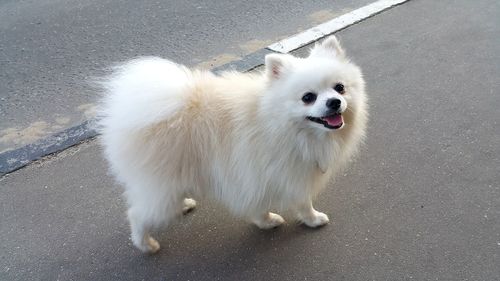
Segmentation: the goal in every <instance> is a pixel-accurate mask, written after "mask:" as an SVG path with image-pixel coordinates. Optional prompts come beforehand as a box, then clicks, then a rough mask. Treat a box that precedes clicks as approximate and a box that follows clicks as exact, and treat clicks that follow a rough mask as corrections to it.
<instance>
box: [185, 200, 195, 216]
mask: <svg viewBox="0 0 500 281" xmlns="http://www.w3.org/2000/svg"><path fill="white" fill-rule="evenodd" d="M195 207H196V201H195V200H194V199H191V198H184V202H182V213H183V214H187V213H189V212H191V211H192V210H194V208H195Z"/></svg>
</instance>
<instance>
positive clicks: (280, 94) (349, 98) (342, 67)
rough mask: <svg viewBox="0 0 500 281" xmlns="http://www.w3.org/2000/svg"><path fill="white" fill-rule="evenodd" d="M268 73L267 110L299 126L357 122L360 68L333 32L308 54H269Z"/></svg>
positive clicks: (326, 127)
mask: <svg viewBox="0 0 500 281" xmlns="http://www.w3.org/2000/svg"><path fill="white" fill-rule="evenodd" d="M266 73H267V75H268V79H269V93H268V94H267V95H266V97H265V104H267V106H269V107H272V108H269V109H268V112H269V111H273V112H275V113H276V114H275V115H276V116H275V117H274V118H276V119H281V118H285V119H286V120H283V121H284V122H287V121H292V122H294V123H298V124H299V126H300V127H308V128H315V129H319V130H322V131H335V130H340V129H342V128H343V127H344V126H349V125H350V124H352V123H353V122H354V120H351V119H352V118H354V115H355V114H353V113H354V112H355V111H356V106H357V105H358V104H360V103H361V102H363V100H362V99H364V96H363V92H364V82H363V78H362V75H361V72H360V70H359V69H358V68H357V67H356V66H355V65H354V64H352V63H350V62H349V61H348V60H347V59H346V57H345V55H344V51H343V50H342V48H341V47H340V44H339V42H338V41H337V39H336V38H335V37H333V36H331V37H329V38H327V39H326V40H325V41H324V42H323V43H322V44H320V45H316V46H315V47H314V48H313V49H312V50H311V53H310V55H309V56H308V57H307V58H296V57H293V56H290V55H279V54H271V55H268V56H266ZM281 124H283V123H281Z"/></svg>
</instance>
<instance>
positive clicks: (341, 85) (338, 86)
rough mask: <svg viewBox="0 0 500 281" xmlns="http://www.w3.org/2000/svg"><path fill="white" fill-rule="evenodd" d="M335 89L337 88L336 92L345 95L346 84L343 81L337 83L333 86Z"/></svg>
mask: <svg viewBox="0 0 500 281" xmlns="http://www.w3.org/2000/svg"><path fill="white" fill-rule="evenodd" d="M333 89H334V90H335V92H337V93H339V94H341V95H343V94H344V93H345V88H344V85H343V84H341V83H337V84H335V86H333Z"/></svg>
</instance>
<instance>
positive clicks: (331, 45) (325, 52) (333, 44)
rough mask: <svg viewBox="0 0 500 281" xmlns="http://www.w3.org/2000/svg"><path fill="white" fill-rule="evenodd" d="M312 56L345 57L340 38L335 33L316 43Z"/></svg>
mask: <svg viewBox="0 0 500 281" xmlns="http://www.w3.org/2000/svg"><path fill="white" fill-rule="evenodd" d="M309 56H310V57H325V56H334V57H338V58H341V59H343V58H345V52H344V49H342V47H341V46H340V43H339V40H337V38H336V37H335V36H334V35H331V36H330V37H328V38H326V39H325V40H324V41H323V42H321V44H316V46H314V48H312V49H311V53H310V55H309Z"/></svg>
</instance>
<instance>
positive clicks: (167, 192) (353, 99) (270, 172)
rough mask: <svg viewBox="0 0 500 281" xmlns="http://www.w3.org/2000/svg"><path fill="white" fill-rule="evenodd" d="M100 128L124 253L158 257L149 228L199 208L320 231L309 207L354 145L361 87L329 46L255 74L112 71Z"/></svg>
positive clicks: (322, 217) (154, 62) (137, 66)
mask: <svg viewBox="0 0 500 281" xmlns="http://www.w3.org/2000/svg"><path fill="white" fill-rule="evenodd" d="M105 86H106V97H105V100H104V102H103V104H102V119H101V122H100V125H101V133H102V137H101V140H102V144H103V146H104V148H105V155H106V157H107V159H108V160H109V162H110V164H111V170H112V172H113V174H114V175H115V176H116V178H117V179H118V181H119V182H121V183H122V184H123V185H124V186H125V196H126V198H127V202H128V205H129V209H128V218H129V221H130V225H131V231H132V241H133V243H134V245H135V246H137V247H138V248H139V249H141V250H142V251H144V252H150V253H153V252H156V251H157V250H158V249H159V248H160V246H159V244H158V242H157V241H156V240H155V239H154V238H152V237H151V236H150V234H149V233H150V230H151V229H152V228H153V227H156V226H159V225H164V224H166V223H168V222H169V221H171V220H172V219H173V218H174V217H175V216H176V215H177V214H179V213H181V212H182V210H184V211H186V210H189V209H192V208H194V206H195V205H196V202H195V201H194V200H193V199H190V198H189V197H191V196H194V197H195V198H200V197H203V196H209V197H211V198H214V199H216V200H218V201H219V202H221V203H222V204H223V205H225V206H226V207H227V208H228V209H229V210H230V211H231V212H232V213H233V214H234V215H236V216H240V217H244V218H246V219H248V220H249V221H251V222H253V223H254V224H256V225H257V226H258V227H260V228H264V229H266V228H273V227H276V226H278V225H280V224H282V223H283V222H284V220H283V218H282V217H281V216H280V215H278V214H275V213H271V212H270V211H271V210H293V211H295V213H296V215H297V218H298V219H299V220H300V221H301V222H303V223H304V224H306V225H307V226H310V227H317V226H321V225H324V224H326V223H328V216H327V215H326V214H324V213H321V212H318V211H316V210H315V209H314V208H313V205H312V199H313V198H314V197H315V195H316V194H317V193H318V192H319V191H320V190H321V189H322V188H323V187H325V185H326V184H327V182H328V180H329V179H330V178H332V176H333V175H334V174H335V172H336V171H338V170H339V169H341V168H342V167H345V165H346V164H347V162H348V160H349V158H350V157H351V156H352V155H353V154H354V153H355V151H356V150H357V147H358V145H359V143H360V141H361V140H362V139H363V137H364V131H365V127H366V122H367V112H366V97H365V92H364V81H363V78H362V75H361V71H360V69H359V68H358V67H356V66H355V65H354V64H352V63H351V62H349V61H348V59H347V58H346V57H345V54H344V51H343V50H342V48H341V47H340V45H339V43H338V41H337V39H336V38H335V37H333V36H331V37H329V38H327V39H326V40H325V41H324V42H323V43H322V44H318V45H316V46H315V47H314V48H313V49H312V50H311V52H310V55H309V56H308V57H307V58H297V57H294V56H291V55H283V54H270V55H267V56H266V58H265V70H264V71H263V72H262V73H249V74H248V73H245V74H242V73H236V72H226V73H223V74H221V75H220V76H217V75H214V74H212V73H211V72H208V71H199V70H193V71H191V70H189V69H188V68H186V67H184V66H182V65H178V64H176V63H174V62H171V61H168V60H164V59H161V58H154V57H150V58H139V59H136V60H132V61H130V62H128V63H126V64H124V65H122V66H120V67H117V69H116V71H115V72H114V74H113V75H112V76H111V77H110V78H109V80H107V81H106V82H105Z"/></svg>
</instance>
